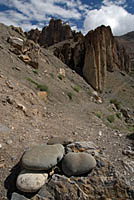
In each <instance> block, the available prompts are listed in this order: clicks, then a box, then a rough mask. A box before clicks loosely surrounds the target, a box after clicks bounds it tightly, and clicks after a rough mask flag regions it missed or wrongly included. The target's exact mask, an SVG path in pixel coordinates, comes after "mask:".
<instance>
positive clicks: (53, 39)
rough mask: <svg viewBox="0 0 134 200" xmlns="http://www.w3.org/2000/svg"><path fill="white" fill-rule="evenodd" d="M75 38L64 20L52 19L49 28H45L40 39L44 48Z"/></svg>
mask: <svg viewBox="0 0 134 200" xmlns="http://www.w3.org/2000/svg"><path fill="white" fill-rule="evenodd" d="M70 38H73V33H72V30H71V28H70V26H69V25H68V24H63V22H62V20H60V19H59V20H54V19H51V20H50V23H49V26H47V27H44V28H43V30H42V32H41V34H40V37H39V44H40V45H41V46H44V47H48V46H51V45H53V44H55V43H58V42H61V41H63V40H67V39H70Z"/></svg>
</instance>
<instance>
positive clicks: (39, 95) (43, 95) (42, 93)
mask: <svg viewBox="0 0 134 200" xmlns="http://www.w3.org/2000/svg"><path fill="white" fill-rule="evenodd" d="M37 94H38V97H40V98H41V99H42V100H44V101H46V100H47V92H44V91H43V92H42V91H39V92H38V93H37Z"/></svg>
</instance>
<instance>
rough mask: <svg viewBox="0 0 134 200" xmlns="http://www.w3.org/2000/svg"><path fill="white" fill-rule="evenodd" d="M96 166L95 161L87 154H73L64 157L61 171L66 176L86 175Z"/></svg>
mask: <svg viewBox="0 0 134 200" xmlns="http://www.w3.org/2000/svg"><path fill="white" fill-rule="evenodd" d="M95 166H96V160H95V159H94V157H93V156H91V155H89V154H88V153H73V152H70V153H68V154H66V155H65V157H64V159H63V161H62V170H63V172H64V173H65V175H67V176H75V175H82V174H85V173H88V172H89V171H90V170H92V169H93V168H94V167H95Z"/></svg>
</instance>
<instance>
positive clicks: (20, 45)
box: [8, 36, 23, 50]
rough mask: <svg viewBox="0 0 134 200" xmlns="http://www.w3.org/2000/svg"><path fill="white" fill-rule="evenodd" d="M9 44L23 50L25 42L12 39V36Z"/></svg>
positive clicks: (15, 38) (19, 39)
mask: <svg viewBox="0 0 134 200" xmlns="http://www.w3.org/2000/svg"><path fill="white" fill-rule="evenodd" d="M8 42H9V43H10V44H11V45H12V46H13V47H15V48H17V49H19V50H21V49H22V47H23V40H22V39H21V38H18V37H12V36H10V37H9V38H8Z"/></svg>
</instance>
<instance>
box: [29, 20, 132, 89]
mask: <svg viewBox="0 0 134 200" xmlns="http://www.w3.org/2000/svg"><path fill="white" fill-rule="evenodd" d="M31 33H33V34H31V37H29V38H30V39H33V37H34V35H35V34H36V33H37V30H35V32H34V31H33V32H31ZM37 38H38V43H39V44H40V45H41V46H43V47H49V49H50V50H52V51H53V52H54V55H55V56H57V57H58V58H59V59H61V60H62V62H64V63H65V64H67V65H68V66H70V67H71V68H72V69H74V70H76V71H77V72H78V73H79V74H81V75H82V76H83V77H84V78H85V79H86V81H87V82H88V83H89V84H90V85H91V86H92V87H93V88H94V89H96V90H98V91H103V90H104V88H105V87H106V82H107V71H109V72H113V71H114V70H116V69H119V70H124V71H126V72H129V70H130V61H129V56H128V54H127V53H126V50H125V48H124V47H123V46H122V45H121V44H120V43H119V42H118V41H117V40H115V38H114V37H113V35H112V32H111V29H110V27H105V26H101V27H98V28H97V29H95V30H94V31H89V32H88V33H87V35H85V36H83V35H82V34H81V33H75V32H73V31H72V30H71V28H70V26H69V25H68V24H63V22H62V21H61V20H54V19H52V20H51V21H50V23H49V26H47V27H45V28H43V30H42V32H41V33H40V35H38V36H37ZM34 41H35V40H34Z"/></svg>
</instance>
